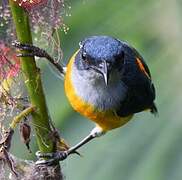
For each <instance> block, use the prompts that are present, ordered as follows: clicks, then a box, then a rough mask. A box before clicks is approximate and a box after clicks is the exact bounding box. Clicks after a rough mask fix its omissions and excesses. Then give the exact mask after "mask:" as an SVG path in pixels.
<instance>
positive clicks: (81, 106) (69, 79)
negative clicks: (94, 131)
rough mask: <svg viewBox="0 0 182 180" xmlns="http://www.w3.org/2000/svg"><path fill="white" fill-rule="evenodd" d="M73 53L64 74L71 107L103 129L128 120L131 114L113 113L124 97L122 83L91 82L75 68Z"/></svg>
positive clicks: (114, 126)
mask: <svg viewBox="0 0 182 180" xmlns="http://www.w3.org/2000/svg"><path fill="white" fill-rule="evenodd" d="M75 55H76V54H75ZM75 55H74V56H73V57H72V58H71V60H70V62H69V63H68V66H67V72H66V75H65V92H66V96H67V97H68V100H69V102H70V104H71V105H72V107H73V108H74V109H75V110H76V111H78V112H79V113H81V114H82V115H84V116H85V117H87V118H89V119H91V120H92V121H94V122H95V123H97V124H98V125H99V126H100V127H101V128H102V129H103V130H110V129H113V128H117V127H120V126H122V125H123V124H125V123H126V122H128V121H129V120H130V119H131V117H132V115H131V116H128V117H119V116H117V114H116V113H115V109H117V107H118V106H119V105H120V103H121V102H122V99H124V97H125V93H124V91H125V90H126V89H125V88H124V87H123V85H122V83H120V84H119V83H118V86H106V85H105V84H104V83H103V84H102V83H101V82H99V81H98V82H95V83H93V82H92V81H93V79H89V77H88V78H85V77H83V76H82V75H80V73H79V72H78V70H77V69H76V68H75V66H74V59H75ZM103 82H104V81H103Z"/></svg>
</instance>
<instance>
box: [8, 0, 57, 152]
mask: <svg viewBox="0 0 182 180" xmlns="http://www.w3.org/2000/svg"><path fill="white" fill-rule="evenodd" d="M9 1H10V7H11V12H12V15H13V20H14V24H15V27H16V34H17V39H18V41H20V42H21V43H28V44H32V36H31V30H30V26H29V18H28V15H27V13H26V12H25V11H24V9H23V8H21V7H19V6H18V5H17V4H16V2H14V1H13V0H9ZM23 52H26V51H23ZM21 68H22V72H23V75H24V81H25V84H26V87H27V90H28V94H29V98H30V101H31V104H32V105H33V106H35V107H36V110H35V111H34V112H32V116H33V125H34V128H35V133H36V139H37V143H38V147H39V150H40V151H41V152H43V153H47V152H53V151H55V144H54V142H53V141H52V140H51V138H50V132H51V127H50V124H49V116H48V112H47V107H46V102H45V96H44V92H43V88H42V83H41V78H40V71H39V69H38V68H37V67H36V63H35V59H34V58H33V57H22V58H21Z"/></svg>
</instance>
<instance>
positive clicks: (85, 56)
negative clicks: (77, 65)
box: [82, 51, 87, 60]
mask: <svg viewBox="0 0 182 180" xmlns="http://www.w3.org/2000/svg"><path fill="white" fill-rule="evenodd" d="M82 59H83V60H86V59H87V54H86V52H85V51H83V52H82Z"/></svg>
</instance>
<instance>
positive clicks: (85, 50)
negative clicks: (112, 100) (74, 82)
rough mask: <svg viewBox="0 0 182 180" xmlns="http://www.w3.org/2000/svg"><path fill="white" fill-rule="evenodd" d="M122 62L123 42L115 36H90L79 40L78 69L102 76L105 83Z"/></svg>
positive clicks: (121, 65) (119, 69) (118, 69)
mask: <svg viewBox="0 0 182 180" xmlns="http://www.w3.org/2000/svg"><path fill="white" fill-rule="evenodd" d="M123 63H124V47H123V43H122V42H121V41H119V40H117V39H115V38H112V37H109V36H92V37H89V38H86V39H85V40H84V41H82V42H80V50H79V53H78V55H77V57H76V65H77V67H78V69H79V70H86V71H87V72H88V73H89V72H92V74H93V73H94V76H96V77H102V79H103V80H104V81H105V84H106V85H107V84H108V82H109V80H110V76H111V75H112V74H113V73H115V72H120V71H121V69H122V67H123Z"/></svg>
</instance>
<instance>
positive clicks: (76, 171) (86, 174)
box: [14, 0, 182, 180]
mask: <svg viewBox="0 0 182 180" xmlns="http://www.w3.org/2000/svg"><path fill="white" fill-rule="evenodd" d="M70 4H71V7H72V9H71V10H70V12H71V14H72V16H71V17H65V23H66V24H67V25H68V26H69V28H70V30H69V31H68V34H64V33H61V37H60V38H61V44H62V48H63V52H64V62H65V63H67V61H68V59H69V58H70V56H71V55H72V54H73V53H74V52H75V50H76V49H77V48H78V47H79V46H78V43H79V41H80V40H82V39H84V38H85V37H88V36H90V35H103V34H105V35H110V36H114V37H117V38H119V39H122V40H125V41H127V42H128V43H129V44H131V45H133V46H134V47H135V48H136V49H138V51H139V52H140V53H141V54H142V55H143V57H144V59H145V60H146V62H147V64H148V65H149V67H150V69H151V73H152V77H153V81H154V84H155V86H156V91H157V98H156V104H157V106H158V109H159V116H158V117H154V116H152V115H151V114H150V113H148V112H143V113H139V114H137V115H136V116H135V117H134V118H133V120H132V121H130V122H129V123H128V124H127V125H125V126H124V127H122V128H119V129H116V130H113V131H112V132H109V133H108V134H106V135H105V136H104V137H101V138H98V139H96V140H94V141H93V142H91V143H89V144H88V145H85V146H84V147H83V148H81V149H80V153H81V154H82V155H83V157H78V156H76V155H72V156H70V157H69V158H68V159H67V160H66V161H64V162H63V163H62V168H63V172H64V174H65V176H66V179H67V180H171V179H173V180H181V179H182V171H181V169H182V143H181V138H182V111H181V107H182V95H181V92H182V79H181V75H182V50H181V47H182V35H181V32H182V1H181V0H153V1H149V0H134V1H128V0H115V1H112V0H92V1H91V0H90V1H89V0H72V1H70ZM40 46H41V45H40ZM43 82H44V88H45V92H46V98H47V103H48V108H49V112H50V115H51V117H52V119H53V120H54V122H55V124H56V126H57V127H59V129H60V131H61V135H62V136H63V137H64V138H65V139H66V140H67V141H68V142H69V143H70V144H71V145H74V144H76V143H77V142H79V141H80V140H81V139H82V138H83V137H84V136H86V135H87V134H88V133H89V132H90V130H91V129H92V128H93V127H94V124H93V123H92V122H90V121H88V120H87V119H86V118H84V117H82V116H81V115H79V114H77V113H76V112H74V111H73V110H72V108H71V107H70V105H69V103H68V101H67V99H66V97H65V93H64V88H63V82H61V81H60V79H58V78H57V77H56V76H55V75H54V74H53V73H51V71H50V68H48V67H46V68H45V69H44V71H43ZM21 151H23V152H24V150H23V149H22V150H21ZM14 152H15V153H17V154H20V148H18V146H17V145H16V144H15V145H14ZM23 152H22V154H23ZM27 154H28V153H26V154H24V155H26V156H27Z"/></svg>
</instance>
